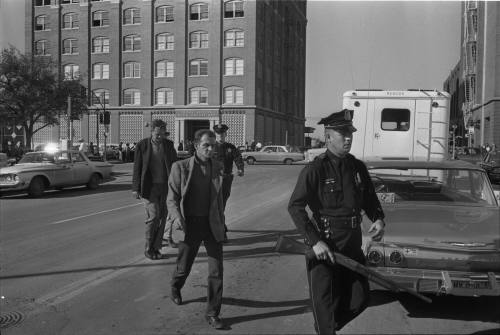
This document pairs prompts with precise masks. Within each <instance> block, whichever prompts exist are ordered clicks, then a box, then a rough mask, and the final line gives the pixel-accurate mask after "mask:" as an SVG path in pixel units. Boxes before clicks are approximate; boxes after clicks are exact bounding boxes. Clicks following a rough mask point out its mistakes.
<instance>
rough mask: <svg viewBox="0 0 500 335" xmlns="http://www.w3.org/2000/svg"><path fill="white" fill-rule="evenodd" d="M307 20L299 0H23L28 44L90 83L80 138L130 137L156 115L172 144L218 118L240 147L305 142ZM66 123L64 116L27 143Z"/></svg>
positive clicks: (76, 131)
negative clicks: (101, 117)
mask: <svg viewBox="0 0 500 335" xmlns="http://www.w3.org/2000/svg"><path fill="white" fill-rule="evenodd" d="M306 24H307V20H306V1H269V0H262V1H248V0H245V1H242V0H230V1H223V0H211V1H208V0H108V1H106V0H101V1H99V0H26V51H27V52H33V53H34V54H37V55H38V56H39V57H52V58H53V59H54V60H55V61H56V62H57V64H58V68H59V70H60V74H61V76H67V77H73V76H78V75H79V76H81V77H82V82H83V84H84V85H85V86H86V87H87V88H88V89H89V91H90V92H92V94H91V96H92V99H91V100H92V101H90V102H89V104H90V105H92V107H91V112H90V113H89V114H87V115H84V116H83V117H82V118H81V119H80V120H78V121H74V122H73V125H72V134H73V139H75V140H78V139H79V138H84V139H85V140H86V141H93V142H94V143H96V141H100V142H101V143H102V142H103V136H104V133H105V132H106V135H107V141H108V143H115V144H117V143H119V142H124V143H126V142H130V143H132V142H137V141H139V140H140V139H142V138H144V137H147V136H149V132H150V129H149V125H150V123H151V120H153V119H156V118H160V119H163V120H165V121H167V127H168V131H169V132H170V139H172V140H173V141H174V142H175V143H176V144H177V143H179V141H181V140H183V141H186V140H187V139H192V136H193V134H194V131H196V130H197V129H200V128H212V127H213V125H214V124H216V123H218V122H219V119H220V120H221V121H222V122H223V123H226V124H227V125H228V126H229V127H230V129H229V131H228V139H229V141H231V142H233V143H234V144H236V145H244V144H245V142H248V143H250V142H251V141H252V140H255V141H256V142H262V143H268V142H272V143H276V144H285V143H288V144H294V145H301V144H302V143H303V140H304V123H305V110H304V109H305V54H306V51H305V47H306V40H305V38H306ZM103 108H105V109H106V111H109V112H110V113H111V115H110V119H111V123H110V125H109V129H105V128H104V126H103V125H102V124H98V116H97V114H96V111H97V112H100V111H102V110H103ZM67 133H68V123H67V120H65V119H64V117H62V118H61V124H60V126H54V127H47V128H45V129H44V130H43V131H41V132H39V133H37V134H35V136H34V144H35V145H36V144H37V143H43V142H47V141H57V140H59V139H61V138H66V137H67Z"/></svg>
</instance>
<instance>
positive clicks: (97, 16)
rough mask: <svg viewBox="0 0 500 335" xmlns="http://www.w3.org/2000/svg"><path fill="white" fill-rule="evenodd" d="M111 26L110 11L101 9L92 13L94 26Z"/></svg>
mask: <svg viewBox="0 0 500 335" xmlns="http://www.w3.org/2000/svg"><path fill="white" fill-rule="evenodd" d="M105 26H109V13H108V12H106V11H103V10H99V11H96V12H93V13H92V27H105Z"/></svg>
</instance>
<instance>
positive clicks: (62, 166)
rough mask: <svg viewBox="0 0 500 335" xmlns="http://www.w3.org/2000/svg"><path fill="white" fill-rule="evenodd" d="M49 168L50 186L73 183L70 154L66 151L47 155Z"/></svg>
mask: <svg viewBox="0 0 500 335" xmlns="http://www.w3.org/2000/svg"><path fill="white" fill-rule="evenodd" d="M47 159H48V160H52V161H49V164H50V165H52V166H53V167H52V168H51V170H52V173H51V178H52V180H51V181H50V184H51V185H52V186H66V185H73V183H74V181H73V170H72V167H73V164H72V163H71V156H70V154H69V152H67V151H60V152H56V153H55V154H54V156H51V155H47Z"/></svg>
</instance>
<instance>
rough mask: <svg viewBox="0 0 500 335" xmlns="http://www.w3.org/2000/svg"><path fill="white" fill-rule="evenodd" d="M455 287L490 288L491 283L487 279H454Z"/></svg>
mask: <svg viewBox="0 0 500 335" xmlns="http://www.w3.org/2000/svg"><path fill="white" fill-rule="evenodd" d="M452 282H453V287H454V288H466V289H489V288H490V283H489V282H487V281H469V280H453V281H452Z"/></svg>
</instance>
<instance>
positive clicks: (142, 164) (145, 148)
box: [132, 137, 177, 199]
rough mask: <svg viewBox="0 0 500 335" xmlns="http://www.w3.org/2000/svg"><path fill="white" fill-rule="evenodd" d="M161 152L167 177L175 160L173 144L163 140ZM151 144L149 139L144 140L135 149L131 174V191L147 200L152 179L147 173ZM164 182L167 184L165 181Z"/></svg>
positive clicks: (151, 152)
mask: <svg viewBox="0 0 500 335" xmlns="http://www.w3.org/2000/svg"><path fill="white" fill-rule="evenodd" d="M162 144H163V150H164V157H165V161H164V163H165V169H167V177H168V175H169V174H170V169H171V167H172V163H173V162H175V161H176V160H177V152H176V151H175V148H174V143H173V142H172V141H170V140H167V139H163V143H162ZM152 146H153V144H152V143H151V137H148V138H144V139H142V140H141V141H139V143H137V145H136V147H135V157H134V170H133V173H132V191H134V192H137V193H139V195H140V196H141V197H142V198H146V199H148V198H149V195H150V194H151V187H152V185H153V181H152V180H153V178H152V175H151V172H150V171H149V161H150V159H151V155H152V154H153V147H152ZM165 182H167V181H166V180H165Z"/></svg>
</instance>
